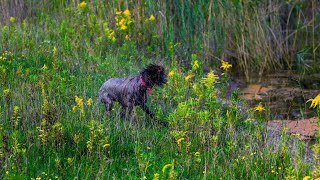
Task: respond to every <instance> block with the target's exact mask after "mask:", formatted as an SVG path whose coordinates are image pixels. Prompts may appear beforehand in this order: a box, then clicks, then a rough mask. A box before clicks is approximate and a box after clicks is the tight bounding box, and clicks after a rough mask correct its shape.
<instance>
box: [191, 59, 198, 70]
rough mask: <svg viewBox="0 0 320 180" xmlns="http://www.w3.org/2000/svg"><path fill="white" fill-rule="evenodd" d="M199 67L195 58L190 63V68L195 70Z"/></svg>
mask: <svg viewBox="0 0 320 180" xmlns="http://www.w3.org/2000/svg"><path fill="white" fill-rule="evenodd" d="M197 69H199V63H198V60H195V61H194V62H193V64H192V70H197Z"/></svg>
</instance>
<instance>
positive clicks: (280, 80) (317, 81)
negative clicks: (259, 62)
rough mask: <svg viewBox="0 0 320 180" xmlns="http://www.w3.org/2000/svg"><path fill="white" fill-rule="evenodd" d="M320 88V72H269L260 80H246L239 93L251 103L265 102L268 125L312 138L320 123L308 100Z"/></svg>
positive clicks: (301, 136)
mask: <svg viewBox="0 0 320 180" xmlns="http://www.w3.org/2000/svg"><path fill="white" fill-rule="evenodd" d="M319 89H320V74H310V75H303V76H301V75H298V74H294V73H292V72H285V71H284V72H280V73H275V74H270V75H268V76H266V78H265V79H264V80H263V82H261V83H256V84H247V85H246V86H245V87H243V88H240V94H241V98H242V99H245V100H247V102H248V103H249V105H251V106H252V107H253V106H256V105H257V104H258V103H259V102H262V103H263V106H264V107H265V108H266V109H267V112H268V113H267V114H268V117H267V119H269V121H268V128H269V129H278V130H279V129H282V128H284V127H285V128H288V132H289V133H291V134H296V135H297V136H300V139H312V138H314V137H315V134H316V132H317V131H319V127H318V125H317V118H315V117H316V113H315V110H314V109H312V108H310V103H306V102H307V100H308V99H311V98H314V97H316V95H317V94H320V90H319ZM274 119H276V120H274ZM298 134H299V135H298Z"/></svg>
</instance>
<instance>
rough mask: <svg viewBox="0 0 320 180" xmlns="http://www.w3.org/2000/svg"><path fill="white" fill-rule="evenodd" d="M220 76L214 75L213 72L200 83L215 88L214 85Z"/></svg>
mask: <svg viewBox="0 0 320 180" xmlns="http://www.w3.org/2000/svg"><path fill="white" fill-rule="evenodd" d="M217 80H218V76H217V75H215V74H214V72H213V71H212V70H211V71H210V72H209V73H208V74H207V76H206V77H204V78H202V80H201V81H200V82H201V83H203V84H204V85H205V86H207V87H213V85H214V84H215V83H216V82H217Z"/></svg>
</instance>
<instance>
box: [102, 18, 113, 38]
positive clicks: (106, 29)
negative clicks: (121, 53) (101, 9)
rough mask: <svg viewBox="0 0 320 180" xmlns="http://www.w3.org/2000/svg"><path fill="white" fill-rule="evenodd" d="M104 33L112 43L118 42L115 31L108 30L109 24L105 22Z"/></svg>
mask: <svg viewBox="0 0 320 180" xmlns="http://www.w3.org/2000/svg"><path fill="white" fill-rule="evenodd" d="M103 29H104V30H103V31H104V33H105V35H106V37H107V39H108V40H111V41H112V42H116V35H115V32H114V30H113V29H110V28H108V24H107V23H106V22H105V23H103Z"/></svg>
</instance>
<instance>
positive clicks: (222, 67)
mask: <svg viewBox="0 0 320 180" xmlns="http://www.w3.org/2000/svg"><path fill="white" fill-rule="evenodd" d="M221 63H222V65H221V66H220V68H221V69H223V70H225V71H226V70H228V69H229V68H231V67H232V64H229V63H228V62H226V61H223V60H222V61H221Z"/></svg>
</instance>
